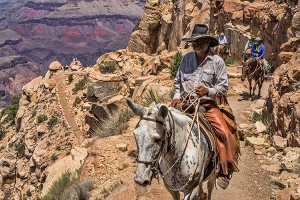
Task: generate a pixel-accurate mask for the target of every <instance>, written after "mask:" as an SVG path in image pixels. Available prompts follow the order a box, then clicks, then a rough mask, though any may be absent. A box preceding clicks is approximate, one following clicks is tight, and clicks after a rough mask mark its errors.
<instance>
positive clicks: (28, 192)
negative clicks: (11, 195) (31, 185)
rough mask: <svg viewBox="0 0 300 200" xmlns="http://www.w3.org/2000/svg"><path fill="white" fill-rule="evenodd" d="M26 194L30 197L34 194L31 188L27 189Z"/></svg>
mask: <svg viewBox="0 0 300 200" xmlns="http://www.w3.org/2000/svg"><path fill="white" fill-rule="evenodd" d="M26 195H27V196H28V197H31V196H32V194H31V192H30V190H29V189H28V190H27V192H26Z"/></svg>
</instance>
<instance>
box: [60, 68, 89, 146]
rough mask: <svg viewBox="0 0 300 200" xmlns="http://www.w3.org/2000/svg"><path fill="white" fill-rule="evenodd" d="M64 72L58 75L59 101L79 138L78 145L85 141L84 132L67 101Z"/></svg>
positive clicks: (68, 121)
mask: <svg viewBox="0 0 300 200" xmlns="http://www.w3.org/2000/svg"><path fill="white" fill-rule="evenodd" d="M64 77H65V76H64V73H63V72H61V74H60V75H59V76H58V82H57V90H58V91H57V94H58V97H59V103H60V105H61V107H62V111H63V113H64V116H65V118H66V121H67V123H68V125H69V126H70V128H71V131H72V132H73V133H74V135H75V136H76V138H77V140H78V145H80V144H81V142H82V141H83V133H82V131H81V130H80V128H79V126H78V125H77V124H76V121H75V118H74V114H72V112H71V110H70V108H69V105H68V101H67V95H66V92H65V88H66V87H65V84H64Z"/></svg>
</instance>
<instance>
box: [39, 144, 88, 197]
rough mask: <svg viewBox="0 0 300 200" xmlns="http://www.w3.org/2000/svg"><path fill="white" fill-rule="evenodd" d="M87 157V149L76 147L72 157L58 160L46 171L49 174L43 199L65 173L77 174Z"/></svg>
mask: <svg viewBox="0 0 300 200" xmlns="http://www.w3.org/2000/svg"><path fill="white" fill-rule="evenodd" d="M86 156H87V150H86V149H85V148H80V147H75V148H74V149H72V150H71V155H69V156H66V157H64V158H62V159H60V160H57V161H56V162H55V163H54V164H53V165H51V166H50V167H48V168H47V169H46V173H47V174H48V176H47V178H46V181H45V183H44V184H43V190H42V195H41V196H42V197H43V196H45V194H47V192H48V191H49V189H50V187H51V186H52V184H53V182H55V181H56V180H58V179H59V178H60V177H61V176H62V175H63V174H64V173H66V172H71V173H75V172H76V171H77V170H78V169H80V167H81V166H82V165H83V163H84V159H85V158H86Z"/></svg>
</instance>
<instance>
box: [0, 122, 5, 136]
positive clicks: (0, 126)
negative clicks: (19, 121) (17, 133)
mask: <svg viewBox="0 0 300 200" xmlns="http://www.w3.org/2000/svg"><path fill="white" fill-rule="evenodd" d="M5 134H6V131H5V128H4V127H3V124H2V123H1V122H0V140H2V139H3V138H4V137H5Z"/></svg>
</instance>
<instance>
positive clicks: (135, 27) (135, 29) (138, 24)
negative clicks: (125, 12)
mask: <svg viewBox="0 0 300 200" xmlns="http://www.w3.org/2000/svg"><path fill="white" fill-rule="evenodd" d="M140 22H141V19H140V20H139V21H138V22H137V23H136V25H135V26H134V28H133V30H132V32H134V31H138V30H142V29H141V27H140Z"/></svg>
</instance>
